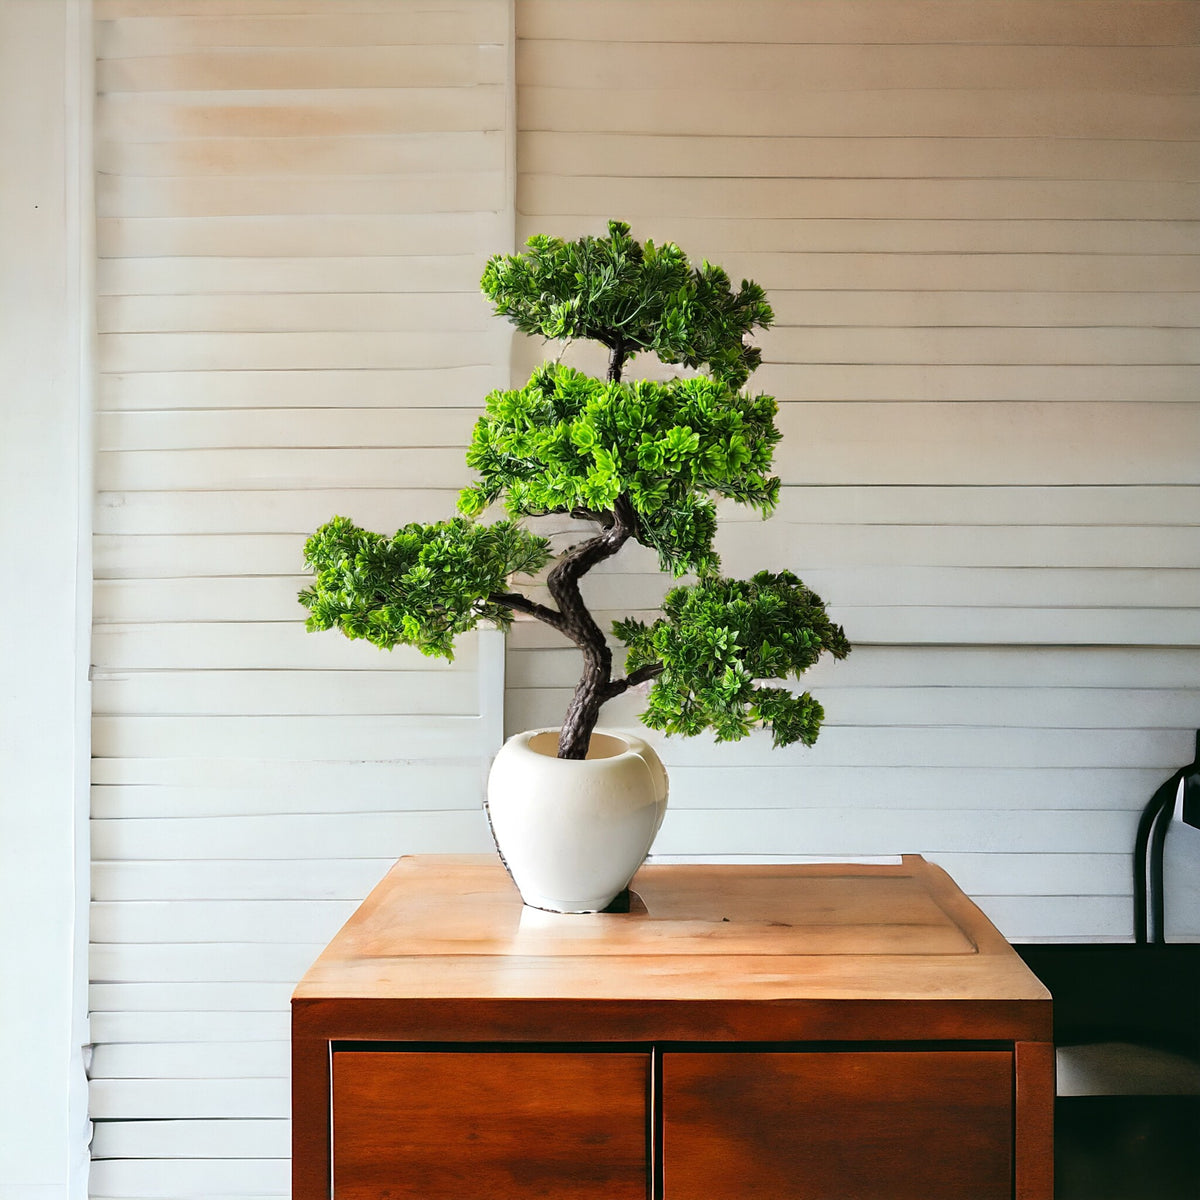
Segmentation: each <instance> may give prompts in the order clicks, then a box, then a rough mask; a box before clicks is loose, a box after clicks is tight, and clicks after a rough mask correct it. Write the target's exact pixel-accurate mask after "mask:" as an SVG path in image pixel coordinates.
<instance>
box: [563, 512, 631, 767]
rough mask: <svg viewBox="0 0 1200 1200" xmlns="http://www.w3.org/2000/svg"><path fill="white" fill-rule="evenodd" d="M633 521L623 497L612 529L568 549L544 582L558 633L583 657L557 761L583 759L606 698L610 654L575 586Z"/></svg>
mask: <svg viewBox="0 0 1200 1200" xmlns="http://www.w3.org/2000/svg"><path fill="white" fill-rule="evenodd" d="M635 522H636V516H635V514H634V511H633V506H632V505H631V504H630V503H629V501H628V499H627V498H626V497H624V496H620V497H618V498H617V502H616V504H615V505H614V506H613V523H612V525H611V526H610V527H609V528H608V529H606V530H605V531H604V532H603V533H602V534H600V535H599V536H598V537H594V538H591V539H590V540H588V541H586V542H582V543H580V545H578V546H574V547H572V548H571V549H570V550H568V551H567V553H566V554H564V555H563V556H562V558H560V559H559V560H558V563H557V565H556V566H555V568H554V570H553V571H551V572H550V575H549V577H548V578H547V580H546V586H547V587H548V588H549V590H550V595H551V596H552V597H553V598H554V602H555V604H557V605H558V612H559V619H560V624H559V628H560V629H561V630H562V632H563V633H565V634H566V635H567V637H569V638H570V639H571V641H573V642H574V643H575V644H576V645H577V646H578V647H579V648H580V650H582V651H583V675H582V677H581V678H580V680H579V685H578V687H576V689H575V694H574V696H572V697H571V703H570V704H569V705H568V707H567V714H566V716H565V717H564V719H563V724H562V732H561V733H560V734H559V739H558V757H559V758H584V757H585V756H586V755H587V748H588V742H589V741H590V740H591V736H592V730H593V729H595V727H596V721H597V719H598V717H599V715H600V706H601V705H602V704H603V703H604V702H605V700H608V699H609V698H610V696H611V694H612V693H611V684H612V651H611V650H610V649H609V648H608V642H607V641H606V640H605V637H604V631H603V630H602V629H601V628H600V626H599V625H597V624H596V621H595V619H594V618H593V617H592V614H591V613H590V612H588V609H587V605H586V604H585V603H584V602H583V596H582V595H581V594H580V592H579V580H580V579H581V578H582V577H583V576H584V575H585V574H586V573H587V572H588V571H590V570H591V569H592V567H594V566H595V565H596V564H597V563H598V562H603V560H604V559H606V558H611V557H612V556H613V555H614V554H616V552H617V551H618V550H620V548H621V547H622V546H623V545H624V544H625V543H626V542H627V541H628V540H629V538H630V537H631V536H632V534H633V531H634V528H635Z"/></svg>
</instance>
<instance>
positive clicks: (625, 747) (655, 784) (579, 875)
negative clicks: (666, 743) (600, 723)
mask: <svg viewBox="0 0 1200 1200" xmlns="http://www.w3.org/2000/svg"><path fill="white" fill-rule="evenodd" d="M557 753H558V730H557V729H533V730H529V731H527V732H525V733H518V734H516V735H514V736H513V737H511V738H509V739H508V741H507V742H505V743H504V745H503V746H502V747H501V749H500V752H499V754H497V755H496V759H495V761H494V762H493V764H492V770H491V774H490V775H489V777H488V790H487V808H488V818H489V820H490V821H491V824H492V834H493V836H494V837H495V839H496V846H497V848H498V849H499V851H500V857H501V858H502V859H503V860H504V864H505V866H506V867H507V868H508V871H509V873H510V874H511V875H512V878H513V882H514V883H515V884H516V885H517V888H518V890H519V891H520V893H521V898H522V899H523V900H524V901H525V903H526V904H528V905H531V906H532V907H534V908H544V909H547V910H548V911H550V912H563V913H587V912H601V911H602V910H604V909H605V908H607V907H608V906H609V905H610V904H611V903H612V901H613V900H614V899H615V898H616V897H617V896H618V895H619V894H620V893H621V892H622V891H623V890H624V889H625V888H626V887H627V886H628V884H629V881H630V880H631V879H632V878H633V874H634V872H635V871H636V870H637V869H638V867H640V866H641V865H642V862H643V861H644V860H645V857H646V855H647V854H648V853H649V850H650V846H651V844H652V843H653V841H654V835H655V834H656V833H658V829H659V826H660V825H661V824H662V820H663V816H664V815H665V813H666V811H667V772H666V770H665V768H664V767H663V765H662V762H661V760H660V759H659V757H658V755H657V754H655V752H654V748H653V747H652V746H650V744H649V743H648V742H646V741H644V740H643V739H642V738H640V737H636V736H634V735H633V734H629V733H624V732H618V731H617V730H613V729H597V730H595V731H594V732H593V733H592V738H591V741H590V742H589V744H588V753H587V757H586V758H583V759H566V758H558V757H557Z"/></svg>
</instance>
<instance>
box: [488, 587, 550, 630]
mask: <svg viewBox="0 0 1200 1200" xmlns="http://www.w3.org/2000/svg"><path fill="white" fill-rule="evenodd" d="M488 601H489V602H490V603H492V604H499V605H500V606H501V607H502V608H511V609H512V610H513V612H519V613H524V614H525V615H526V616H527V617H537V619H538V620H539V621H545V623H546V624H547V625H552V626H553V627H554V628H555V629H557V630H560V631H561V632H563V633H565V632H566V628H565V622H564V620H563V615H562V613H560V612H556V611H555V610H554V609H553V608H547V607H546V605H544V604H539V603H538V602H537V601H536V600H530V599H529V597H528V596H523V595H521V593H520V592H492V593H491V595H490V596H488Z"/></svg>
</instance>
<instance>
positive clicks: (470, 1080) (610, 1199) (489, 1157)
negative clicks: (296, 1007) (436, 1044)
mask: <svg viewBox="0 0 1200 1200" xmlns="http://www.w3.org/2000/svg"><path fill="white" fill-rule="evenodd" d="M649 1083H650V1055H649V1053H648V1052H647V1053H640V1054H637V1053H633V1054H624V1053H612V1054H605V1053H587V1052H582V1053H562V1054H560V1053H545V1054H538V1053H506V1052H505V1053H488V1052H486V1051H485V1052H480V1053H470V1052H466V1053H436V1052H426V1053H412V1054H407V1053H396V1052H373V1051H338V1052H335V1053H334V1055H333V1188H334V1195H336V1196H337V1200H379V1198H380V1197H382V1196H387V1197H396V1198H398V1197H402V1196H412V1197H420V1198H421V1200H518V1198H519V1200H532V1198H533V1197H537V1196H552V1197H554V1198H555V1200H645V1196H646V1179H647V1177H648V1174H649V1171H650V1148H649Z"/></svg>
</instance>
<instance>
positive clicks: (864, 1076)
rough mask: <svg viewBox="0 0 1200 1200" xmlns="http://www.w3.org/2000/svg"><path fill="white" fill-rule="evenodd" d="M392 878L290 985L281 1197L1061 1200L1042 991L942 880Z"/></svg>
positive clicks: (410, 862) (472, 873) (729, 872)
mask: <svg viewBox="0 0 1200 1200" xmlns="http://www.w3.org/2000/svg"><path fill="white" fill-rule="evenodd" d="M634 891H635V893H636V894H635V898H634V902H633V904H632V905H631V911H630V912H629V913H623V914H597V915H594V916H584V917H580V916H556V915H551V914H546V913H538V912H535V911H533V910H530V909H525V908H523V907H522V906H521V903H520V900H519V898H518V897H517V894H516V892H515V890H513V888H512V885H511V884H510V883H509V881H508V879H507V876H506V875H505V874H504V872H503V870H502V869H501V867H500V866H499V864H498V863H497V862H495V860H493V859H490V858H483V857H474V856H456V857H439V858H432V857H430V858H416V859H401V860H400V862H399V863H398V864H397V865H396V867H395V868H393V870H392V871H391V872H390V873H389V875H388V876H387V878H386V879H385V880H384V881H383V882H382V883H381V884H380V885H379V887H378V888H377V889H376V890H375V891H374V892H373V893H372V894H371V896H369V897H368V898H367V900H366V901H365V902H364V903H363V905H362V907H361V908H360V909H359V911H358V912H357V913H356V914H355V916H354V917H353V918H352V919H351V920H350V921H349V922H348V923H347V925H346V926H345V927H344V928H343V929H342V931H341V932H340V933H339V934H338V935H337V937H336V938H335V939H334V940H333V941H332V942H331V943H330V945H329V947H328V948H327V949H326V950H325V952H324V953H323V954H322V955H321V957H320V958H319V959H318V961H317V962H316V963H315V964H314V966H313V968H312V969H311V970H310V971H309V972H308V974H307V975H306V976H305V978H304V980H303V981H302V982H301V984H300V986H299V987H298V988H297V990H296V994H295V997H294V1000H293V1095H294V1103H293V1125H294V1153H293V1168H294V1200H318V1197H320V1198H322V1200H327V1198H328V1197H329V1196H330V1194H331V1192H332V1195H333V1197H334V1200H398V1198H400V1197H422V1198H423V1200H451V1198H453V1200H532V1198H534V1197H554V1198H555V1200H593V1198H594V1200H602V1198H603V1200H756V1198H761V1200H847V1198H849V1197H853V1198H854V1200H960V1198H962V1197H970V1198H971V1200H1001V1198H1002V1197H1003V1198H1005V1200H1008V1198H1010V1197H1014V1196H1015V1197H1016V1198H1017V1200H1050V1197H1051V1195H1052V1184H1051V1161H1052V1152H1051V1150H1052V1148H1051V1116H1052V1112H1053V1095H1054V1082H1053V1048H1052V1046H1051V1045H1050V1041H1049V1039H1050V1001H1049V996H1048V995H1047V993H1046V992H1045V990H1044V989H1043V988H1042V987H1041V985H1040V984H1039V983H1038V982H1037V980H1036V979H1035V978H1034V977H1033V976H1032V975H1031V974H1030V973H1029V972H1028V970H1027V969H1026V968H1025V967H1024V965H1023V964H1022V963H1021V961H1020V960H1019V959H1018V958H1017V956H1016V955H1015V954H1014V953H1013V951H1012V950H1011V948H1010V947H1009V946H1008V945H1007V944H1006V943H1005V942H1004V939H1003V938H1001V937H1000V935H999V934H998V933H997V932H996V931H995V929H993V928H992V926H991V925H990V924H988V922H987V921H986V920H985V919H984V918H983V916H982V914H980V913H979V911H978V909H976V908H975V907H974V905H972V904H971V903H970V902H969V901H968V900H967V899H966V897H965V896H963V895H962V893H961V892H960V891H959V890H958V889H957V888H956V887H955V886H954V884H953V883H952V881H950V879H949V878H948V877H947V876H946V875H945V873H944V872H942V871H940V870H938V869H937V868H935V867H932V866H930V865H929V864H927V863H925V862H924V861H923V860H922V859H920V858H917V857H914V856H906V857H905V858H904V859H903V860H902V862H901V863H900V864H899V865H896V866H871V867H866V866H860V867H855V866H832V865H830V866H820V867H813V866H785V867H778V866H773V867H716V866H698V865H697V866H674V865H672V866H665V865H664V866H653V865H652V866H648V867H644V868H643V869H642V871H641V872H639V874H638V876H637V877H636V879H635V881H634Z"/></svg>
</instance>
